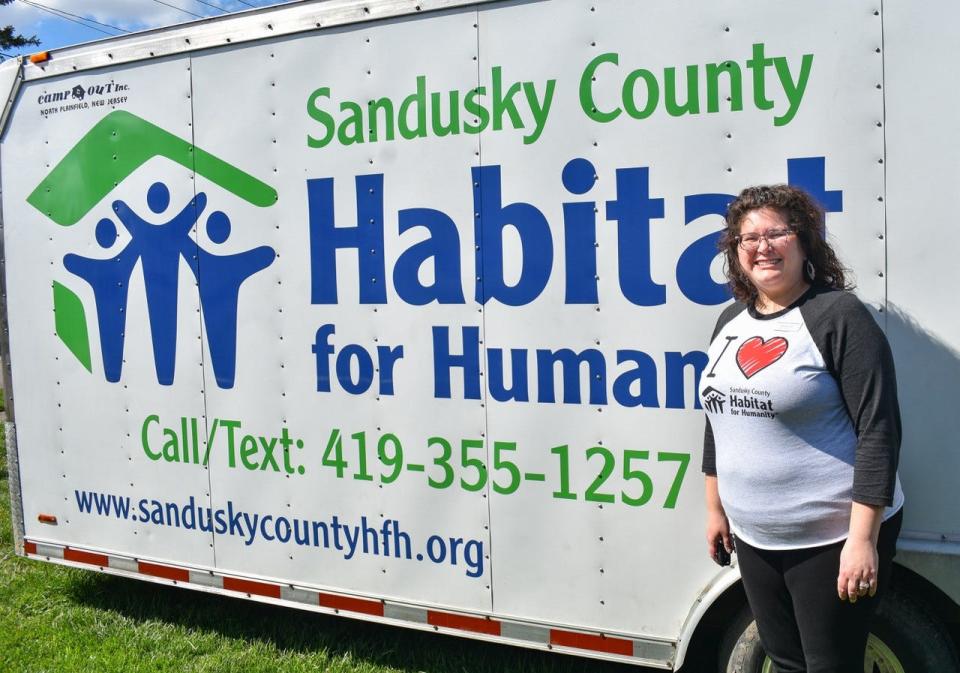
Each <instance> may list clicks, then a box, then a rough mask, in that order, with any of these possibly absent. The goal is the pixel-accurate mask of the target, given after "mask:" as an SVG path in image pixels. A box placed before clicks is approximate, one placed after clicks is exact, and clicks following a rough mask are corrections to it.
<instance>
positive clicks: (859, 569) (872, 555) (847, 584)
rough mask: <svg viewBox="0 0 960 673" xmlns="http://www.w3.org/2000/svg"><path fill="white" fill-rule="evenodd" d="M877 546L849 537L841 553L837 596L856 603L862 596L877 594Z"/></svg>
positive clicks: (871, 542) (870, 541)
mask: <svg viewBox="0 0 960 673" xmlns="http://www.w3.org/2000/svg"><path fill="white" fill-rule="evenodd" d="M878 563H879V560H878V556H877V546H876V545H875V544H874V543H873V541H872V540H870V539H854V538H852V537H848V538H847V541H846V542H845V543H844V545H843V549H842V550H841V551H840V574H839V575H838V576H837V595H839V596H840V600H849V601H850V602H851V603H856V602H857V599H858V598H860V597H862V596H867V595H869V596H873V595H874V594H876V593H877V566H878Z"/></svg>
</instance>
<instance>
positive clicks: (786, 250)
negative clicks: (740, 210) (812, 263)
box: [737, 208, 806, 305]
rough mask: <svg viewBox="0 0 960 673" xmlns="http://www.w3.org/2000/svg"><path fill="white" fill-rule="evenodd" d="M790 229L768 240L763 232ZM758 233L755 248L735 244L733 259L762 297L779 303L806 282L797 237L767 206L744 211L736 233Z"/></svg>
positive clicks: (790, 296) (792, 296) (744, 234)
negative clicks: (786, 233)
mask: <svg viewBox="0 0 960 673" xmlns="http://www.w3.org/2000/svg"><path fill="white" fill-rule="evenodd" d="M783 231H790V232H791V233H790V234H789V235H788V236H782V237H780V238H778V239H776V240H775V241H774V242H773V243H771V242H770V241H769V240H768V239H766V238H763V236H765V235H768V234H770V233H771V232H783ZM752 235H757V236H761V238H760V239H759V241H758V244H757V246H756V248H753V249H750V247H749V246H746V247H747V249H745V245H738V246H737V260H738V261H739V262H740V268H742V269H743V271H744V273H746V275H747V278H749V279H750V282H751V283H753V286H754V287H755V288H757V291H758V292H759V293H760V296H761V298H762V299H764V300H766V299H771V300H773V301H774V302H777V303H780V304H781V305H784V304H783V301H787V300H789V301H793V300H794V299H795V298H796V296H794V294H795V293H796V292H799V290H800V288H802V287H804V286H805V285H806V283H805V281H804V279H803V262H804V259H805V255H804V252H803V249H802V248H801V247H800V241H799V240H797V236H796V234H794V233H793V232H792V230H791V229H790V226H789V225H788V224H787V223H786V221H784V219H783V218H782V217H781V216H780V214H779V213H778V212H777V211H775V210H772V209H770V208H758V209H757V210H751V211H750V212H748V213H747V214H746V215H745V216H744V218H743V220H741V222H740V236H741V237H744V236H746V237H747V238H748V239H749V238H751V237H752Z"/></svg>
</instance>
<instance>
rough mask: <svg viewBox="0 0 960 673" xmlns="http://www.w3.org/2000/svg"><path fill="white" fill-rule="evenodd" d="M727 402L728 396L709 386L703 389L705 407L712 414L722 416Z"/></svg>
mask: <svg viewBox="0 0 960 673" xmlns="http://www.w3.org/2000/svg"><path fill="white" fill-rule="evenodd" d="M726 400H727V396H726V395H724V394H723V393H721V392H720V391H719V390H717V389H716V388H714V387H713V386H707V387H706V388H704V389H703V406H704V408H706V410H707V411H709V412H710V413H714V414H722V413H723V405H724V403H725V402H726Z"/></svg>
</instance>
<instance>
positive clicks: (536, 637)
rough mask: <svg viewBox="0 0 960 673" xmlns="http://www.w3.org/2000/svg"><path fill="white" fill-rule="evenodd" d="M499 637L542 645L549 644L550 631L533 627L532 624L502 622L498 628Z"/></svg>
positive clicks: (541, 627)
mask: <svg viewBox="0 0 960 673" xmlns="http://www.w3.org/2000/svg"><path fill="white" fill-rule="evenodd" d="M500 635H501V636H503V637H504V638H513V639H514V640H526V641H529V642H533V643H542V644H544V645H546V644H547V643H549V642H550V629H548V628H546V627H543V626H534V625H533V624H520V623H517V622H503V624H502V625H501V627H500Z"/></svg>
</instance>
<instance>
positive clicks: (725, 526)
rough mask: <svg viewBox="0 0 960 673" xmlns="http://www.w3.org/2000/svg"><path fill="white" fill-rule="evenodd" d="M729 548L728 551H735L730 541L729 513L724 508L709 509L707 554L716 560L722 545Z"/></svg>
mask: <svg viewBox="0 0 960 673" xmlns="http://www.w3.org/2000/svg"><path fill="white" fill-rule="evenodd" d="M721 544H722V545H723V548H724V549H726V550H727V553H728V554H730V553H733V543H732V542H731V541H730V523H729V522H728V521H727V515H726V514H724V513H723V510H717V509H713V510H707V554H709V555H710V558H712V559H713V560H714V561H716V562H717V563H719V562H720V561H719V560H718V559H717V550H718V547H719V546H720V545H721Z"/></svg>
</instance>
